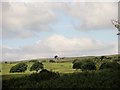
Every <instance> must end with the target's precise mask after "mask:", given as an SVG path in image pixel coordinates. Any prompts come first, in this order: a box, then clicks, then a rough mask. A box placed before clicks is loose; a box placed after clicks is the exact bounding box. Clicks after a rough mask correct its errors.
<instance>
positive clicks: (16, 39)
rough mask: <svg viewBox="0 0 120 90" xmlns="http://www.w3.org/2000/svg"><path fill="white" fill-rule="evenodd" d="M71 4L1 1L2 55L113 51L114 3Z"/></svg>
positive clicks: (33, 55) (18, 56)
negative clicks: (112, 21) (112, 22)
mask: <svg viewBox="0 0 120 90" xmlns="http://www.w3.org/2000/svg"><path fill="white" fill-rule="evenodd" d="M73 4H74V5H71V4H68V3H26V4H25V3H3V11H2V12H3V14H4V16H3V42H1V43H2V46H3V47H2V48H3V55H4V57H3V59H4V60H16V59H17V58H18V59H19V60H23V59H31V58H40V57H52V56H53V55H55V54H60V55H61V56H63V57H64V56H81V55H86V56H87V55H102V54H116V53H117V51H116V50H117V46H116V45H117V41H118V37H117V35H116V33H117V30H116V28H114V27H113V26H112V24H111V19H112V18H116V16H117V10H115V9H117V3H100V4H98V3H89V4H88V3H87V4H86V3H77V2H76V3H75V2H74V3H73ZM41 7H42V8H41ZM100 7H101V8H102V9H103V11H101V9H100ZM112 9H114V10H112ZM110 10H111V11H110ZM11 12H12V13H11ZM109 14H110V15H112V16H108V15H109ZM84 27H85V28H84ZM26 28H27V29H26ZM29 28H32V30H29ZM16 33H17V34H16ZM61 43H63V44H61ZM46 44H47V45H46ZM66 47H68V48H66ZM94 47H95V48H94ZM79 48H80V49H79ZM30 49H31V51H33V52H32V53H31V51H29V50H30ZM38 49H39V50H38ZM77 49H78V51H81V53H82V54H81V55H79V53H78V52H76V53H73V52H74V51H77ZM25 50H27V51H25ZM102 50H103V51H102ZM10 51H11V52H13V53H10ZM60 51H62V53H60ZM101 51H102V52H101ZM43 52H46V53H43ZM51 52H52V53H51ZM66 52H69V53H66ZM88 52H91V53H89V54H86V53H88ZM92 52H93V53H92ZM20 55H22V56H21V57H20Z"/></svg>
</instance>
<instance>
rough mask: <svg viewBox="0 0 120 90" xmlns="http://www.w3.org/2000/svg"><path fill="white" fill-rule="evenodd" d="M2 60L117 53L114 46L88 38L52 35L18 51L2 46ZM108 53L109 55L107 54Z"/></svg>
mask: <svg viewBox="0 0 120 90" xmlns="http://www.w3.org/2000/svg"><path fill="white" fill-rule="evenodd" d="M2 48H3V60H4V61H5V60H8V59H9V60H24V59H31V58H44V57H47V58H48V57H54V55H56V54H58V55H59V56H61V57H64V56H84V55H100V54H113V53H117V47H116V45H115V44H108V43H105V42H101V41H98V40H94V39H90V38H67V37H64V36H62V35H53V36H50V37H48V38H46V39H44V40H40V41H38V42H36V43H35V44H33V45H29V46H24V47H20V48H18V49H15V48H10V47H7V46H3V47H2ZM108 52H109V53H108Z"/></svg>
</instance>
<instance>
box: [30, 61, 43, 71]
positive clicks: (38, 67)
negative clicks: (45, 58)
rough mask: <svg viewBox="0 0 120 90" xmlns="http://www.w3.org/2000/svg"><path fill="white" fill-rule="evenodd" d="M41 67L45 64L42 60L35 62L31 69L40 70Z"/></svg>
mask: <svg viewBox="0 0 120 90" xmlns="http://www.w3.org/2000/svg"><path fill="white" fill-rule="evenodd" d="M40 69H43V64H42V63H41V62H34V63H33V65H32V66H31V67H30V71H36V72H38V71H39V70H40Z"/></svg>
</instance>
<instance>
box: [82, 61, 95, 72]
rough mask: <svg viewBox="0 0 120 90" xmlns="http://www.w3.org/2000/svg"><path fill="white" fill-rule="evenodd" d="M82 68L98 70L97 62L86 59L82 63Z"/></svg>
mask: <svg viewBox="0 0 120 90" xmlns="http://www.w3.org/2000/svg"><path fill="white" fill-rule="evenodd" d="M81 69H82V70H96V66H95V63H94V62H93V61H86V62H84V63H83V64H82V65H81Z"/></svg>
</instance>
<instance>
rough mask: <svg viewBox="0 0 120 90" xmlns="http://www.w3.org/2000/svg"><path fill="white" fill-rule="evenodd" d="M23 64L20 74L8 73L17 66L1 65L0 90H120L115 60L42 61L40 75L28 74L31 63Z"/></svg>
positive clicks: (118, 64)
mask: <svg viewBox="0 0 120 90" xmlns="http://www.w3.org/2000/svg"><path fill="white" fill-rule="evenodd" d="M109 57H110V58H109ZM19 63H21V62H19ZM22 63H23V62H22ZM24 63H25V64H27V66H28V68H27V71H25V72H21V73H20V72H19V73H18V72H17V73H9V70H10V68H12V67H14V66H15V65H16V64H18V63H6V64H3V65H4V68H3V70H6V71H3V72H4V73H3V88H5V87H8V88H120V86H119V83H120V59H119V58H118V56H107V57H105V56H101V57H89V58H86V57H85V58H72V59H71V58H70V60H66V59H64V60H59V61H58V60H57V61H54V60H50V62H47V61H44V62H43V61H42V62H41V63H42V64H43V65H44V68H43V67H42V68H40V69H41V70H39V71H38V70H37V71H31V70H30V67H31V66H33V65H34V63H35V62H34V61H27V62H24ZM5 65H9V69H8V68H5ZM35 66H36V65H35ZM6 67H8V66H6ZM8 77H9V78H8Z"/></svg>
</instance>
